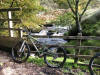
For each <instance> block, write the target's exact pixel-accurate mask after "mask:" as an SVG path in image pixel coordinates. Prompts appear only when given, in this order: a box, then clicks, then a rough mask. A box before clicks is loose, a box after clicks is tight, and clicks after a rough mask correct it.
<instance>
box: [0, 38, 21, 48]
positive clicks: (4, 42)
mask: <svg viewBox="0 0 100 75" xmlns="http://www.w3.org/2000/svg"><path fill="white" fill-rule="evenodd" d="M19 40H20V38H16V37H0V47H9V48H12V47H13V46H14V45H15V44H16V43H17V42H18V41H19Z"/></svg>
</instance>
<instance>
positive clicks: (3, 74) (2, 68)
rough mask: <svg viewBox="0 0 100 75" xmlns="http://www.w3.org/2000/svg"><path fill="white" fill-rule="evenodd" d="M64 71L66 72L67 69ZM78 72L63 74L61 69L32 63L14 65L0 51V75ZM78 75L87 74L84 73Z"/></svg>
mask: <svg viewBox="0 0 100 75" xmlns="http://www.w3.org/2000/svg"><path fill="white" fill-rule="evenodd" d="M65 70H67V71H68V68H66V69H65ZM79 71H81V70H80V69H75V70H73V71H70V73H68V72H66V73H64V71H63V70H62V69H57V68H49V67H47V66H44V67H39V66H37V65H36V64H33V63H27V62H25V63H22V64H18V63H14V62H13V61H12V59H11V56H10V54H9V53H7V52H4V51H0V75H77V73H78V72H79ZM72 72H74V73H72ZM75 73H76V74H75ZM79 75H89V74H88V73H84V74H79Z"/></svg>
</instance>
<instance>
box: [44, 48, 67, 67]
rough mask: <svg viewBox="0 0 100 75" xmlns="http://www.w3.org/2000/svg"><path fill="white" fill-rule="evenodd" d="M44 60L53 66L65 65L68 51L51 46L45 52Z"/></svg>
mask: <svg viewBox="0 0 100 75" xmlns="http://www.w3.org/2000/svg"><path fill="white" fill-rule="evenodd" d="M44 61H45V63H46V64H47V65H48V66H49V67H52V68H59V67H63V65H64V63H65V61H66V51H65V50H64V49H63V48H61V47H49V48H48V49H47V50H46V52H45V54H44Z"/></svg>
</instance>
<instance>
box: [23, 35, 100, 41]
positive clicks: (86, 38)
mask: <svg viewBox="0 0 100 75" xmlns="http://www.w3.org/2000/svg"><path fill="white" fill-rule="evenodd" d="M26 36H27V35H24V37H26ZM32 36H33V37H36V38H48V36H46V35H34V34H32ZM50 38H63V39H72V40H76V39H77V40H100V36H50Z"/></svg>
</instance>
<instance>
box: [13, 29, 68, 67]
mask: <svg viewBox="0 0 100 75" xmlns="http://www.w3.org/2000/svg"><path fill="white" fill-rule="evenodd" d="M24 31H25V32H26V33H27V37H26V38H27V39H28V40H29V41H30V42H31V43H32V47H34V49H35V50H36V51H37V56H38V57H44V62H45V63H46V64H47V66H49V67H53V68H58V67H63V65H64V63H65V61H66V51H65V50H64V49H63V48H62V47H60V46H49V47H48V46H47V45H46V44H45V43H41V42H39V41H38V40H37V39H36V38H34V37H32V32H31V31H29V29H28V28H24ZM50 35H52V33H48V37H50ZM37 44H40V46H41V47H40V46H39V45H37ZM38 46H39V47H38ZM39 50H40V51H39ZM11 55H12V58H13V60H14V61H15V62H17V63H22V62H25V61H26V60H27V59H28V57H29V56H30V47H29V45H28V42H27V40H25V39H23V40H21V41H19V42H18V43H17V44H16V45H15V46H14V47H13V48H12V54H11Z"/></svg>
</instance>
